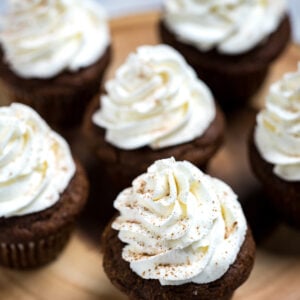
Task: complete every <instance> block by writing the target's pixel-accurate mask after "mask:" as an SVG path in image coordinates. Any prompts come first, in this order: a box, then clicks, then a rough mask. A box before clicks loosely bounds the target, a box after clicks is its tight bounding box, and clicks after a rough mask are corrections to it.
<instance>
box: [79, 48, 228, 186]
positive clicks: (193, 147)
mask: <svg viewBox="0 0 300 300" xmlns="http://www.w3.org/2000/svg"><path fill="white" fill-rule="evenodd" d="M106 91H107V93H106V94H105V95H102V96H101V98H100V101H99V99H95V100H94V102H93V103H92V104H91V105H90V107H89V109H88V111H87V114H86V119H85V122H84V133H85V135H86V137H87V140H88V141H89V142H88V143H89V144H90V145H91V147H92V148H93V152H94V153H96V155H97V160H98V161H99V162H100V163H101V164H102V166H103V170H104V171H103V172H106V174H108V177H109V178H111V179H112V182H114V183H115V186H117V188H118V190H120V189H122V188H124V187H126V186H128V185H129V184H130V182H131V180H132V178H134V177H136V176H137V175H138V174H141V173H143V172H145V171H146V168H147V166H149V165H150V164H151V163H152V162H153V161H155V160H158V159H161V158H165V157H170V156H174V157H175V158H176V159H179V160H189V161H191V162H193V163H194V164H195V165H197V166H202V167H203V166H205V165H206V164H207V162H208V161H209V159H210V158H211V157H212V156H213V155H214V154H215V152H216V151H217V150H218V148H219V147H220V145H221V143H222V141H223V133H224V118H223V114H222V112H221V111H220V109H219V108H218V107H216V106H215V103H214V100H213V97H212V95H211V93H210V91H209V89H208V88H207V86H206V85H205V84H204V83H203V82H202V81H200V80H198V79H197V77H196V74H195V73H194V71H193V70H192V69H191V68H190V67H189V66H188V65H187V64H186V62H185V60H184V59H183V57H182V56H181V55H180V54H179V53H178V52H177V51H175V50H174V49H172V48H171V47H169V46H165V45H158V46H142V47H139V48H138V49H137V51H136V52H135V53H132V54H130V55H129V57H128V59H127V60H126V62H125V63H124V64H123V65H122V66H121V67H120V68H119V69H118V70H117V72H116V75H115V78H113V79H112V80H110V81H108V82H107V84H106Z"/></svg>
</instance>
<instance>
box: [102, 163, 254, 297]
mask: <svg viewBox="0 0 300 300" xmlns="http://www.w3.org/2000/svg"><path fill="white" fill-rule="evenodd" d="M114 206H115V208H116V209H117V210H118V211H119V215H118V216H116V217H115V218H114V219H113V220H112V223H111V224H109V225H108V226H107V227H106V229H105V231H104V233H103V252H104V256H103V266H104V270H105V272H106V274H107V276H108V278H109V279H110V280H111V282H112V283H113V284H114V285H115V286H116V287H117V288H118V289H120V290H121V291H123V292H124V293H125V294H127V295H128V296H129V298H130V299H172V300H175V299H203V300H211V299H214V300H219V299H222V300H224V299H230V298H231V296H232V294H233V293H234V291H235V290H236V289H237V288H238V287H239V286H240V285H241V284H242V283H243V282H244V281H245V280H246V279H247V278H248V276H249V274H250V272H251V269H252V266H253V262H254V255H255V245H254V241H253V238H252V235H251V232H250V229H249V228H248V226H247V222H246V219H245V217H244V214H243V212H242V209H241V206H240V204H239V202H238V201H237V196H236V195H235V194H234V192H233V191H232V190H231V188H230V187H229V186H228V185H226V184H225V183H224V182H222V181H220V180H218V179H216V178H213V177H210V176H208V175H206V174H204V173H202V171H200V169H198V168H197V167H196V166H194V165H193V164H191V163H190V162H187V161H175V159H174V158H169V159H163V160H159V161H156V162H155V163H154V164H153V165H151V166H150V167H149V168H148V170H147V172H146V173H144V174H142V175H140V176H138V177H137V178H136V179H135V180H134V181H133V183H132V186H131V187H129V188H127V189H125V190H123V191H122V192H121V193H120V194H119V195H118V197H117V198H116V200H115V202H114Z"/></svg>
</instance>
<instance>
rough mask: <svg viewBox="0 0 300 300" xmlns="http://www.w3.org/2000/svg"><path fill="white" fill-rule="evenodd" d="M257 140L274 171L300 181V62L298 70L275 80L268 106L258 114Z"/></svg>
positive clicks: (288, 178) (284, 177)
mask: <svg viewBox="0 0 300 300" xmlns="http://www.w3.org/2000/svg"><path fill="white" fill-rule="evenodd" d="M254 140H255V143H256V146H257V149H258V151H259V152H260V154H261V156H262V157H263V158H264V159H265V160H266V161H267V162H269V163H271V164H273V165H274V168H273V172H274V174H276V175H277V176H278V177H280V178H281V179H283V180H287V181H299V180H300V64H299V65H298V71H297V72H295V73H290V74H286V75H284V76H283V78H282V79H281V80H279V81H278V82H275V83H274V84H273V85H272V86H271V88H270V91H269V95H268V96H267V99H266V108H265V109H263V110H262V111H261V112H260V113H259V114H258V115H257V125H256V128H255V135H254Z"/></svg>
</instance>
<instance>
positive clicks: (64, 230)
mask: <svg viewBox="0 0 300 300" xmlns="http://www.w3.org/2000/svg"><path fill="white" fill-rule="evenodd" d="M87 194H88V182H87V179H86V175H85V172H84V170H83V169H82V167H81V165H80V164H79V163H78V162H76V173H75V175H74V177H73V179H72V180H71V181H70V183H69V185H68V187H67V188H66V190H65V191H64V192H63V193H62V194H61V198H60V200H59V201H58V202H57V203H56V204H55V205H54V206H52V207H50V208H48V209H46V210H44V211H41V212H37V213H32V214H29V215H24V216H18V217H10V218H3V217H2V218H0V265H2V266H5V267H9V268H16V269H29V268H34V267H39V266H41V265H44V264H46V263H48V262H50V261H51V260H53V259H55V258H56V257H57V255H58V254H59V253H60V252H61V250H62V249H63V248H64V246H65V245H66V243H67V242H68V239H69V237H70V234H71V231H72V229H73V227H74V223H75V220H76V219H77V217H78V215H79V213H80V212H81V211H82V209H83V207H84V205H85V202H86V199H87Z"/></svg>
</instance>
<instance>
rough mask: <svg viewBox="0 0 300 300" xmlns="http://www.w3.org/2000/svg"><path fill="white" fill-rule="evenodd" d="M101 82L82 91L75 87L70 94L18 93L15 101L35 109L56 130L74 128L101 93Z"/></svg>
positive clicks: (96, 82) (98, 81)
mask: <svg viewBox="0 0 300 300" xmlns="http://www.w3.org/2000/svg"><path fill="white" fill-rule="evenodd" d="M101 80H102V78H101V79H99V80H97V81H95V82H94V83H93V84H90V85H87V86H85V88H84V89H81V90H79V89H76V87H74V90H70V91H69V93H61V92H59V91H57V93H54V92H53V93H49V94H43V95H39V94H38V93H37V94H34V93H32V94H30V95H28V94H26V93H22V94H18V93H16V94H15V95H14V97H13V99H14V101H17V102H20V103H23V104H26V105H29V106H31V107H32V108H34V109H35V110H36V111H37V112H38V113H39V114H40V115H41V116H42V117H43V118H44V119H45V120H46V121H47V123H48V124H49V125H50V126H51V127H53V128H54V129H57V130H59V129H60V128H66V127H73V126H76V125H79V124H80V123H81V121H82V118H83V115H84V112H85V109H86V107H87V105H88V103H89V102H90V101H91V100H92V98H93V96H94V95H95V94H96V93H98V91H99V86H100V82H101Z"/></svg>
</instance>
